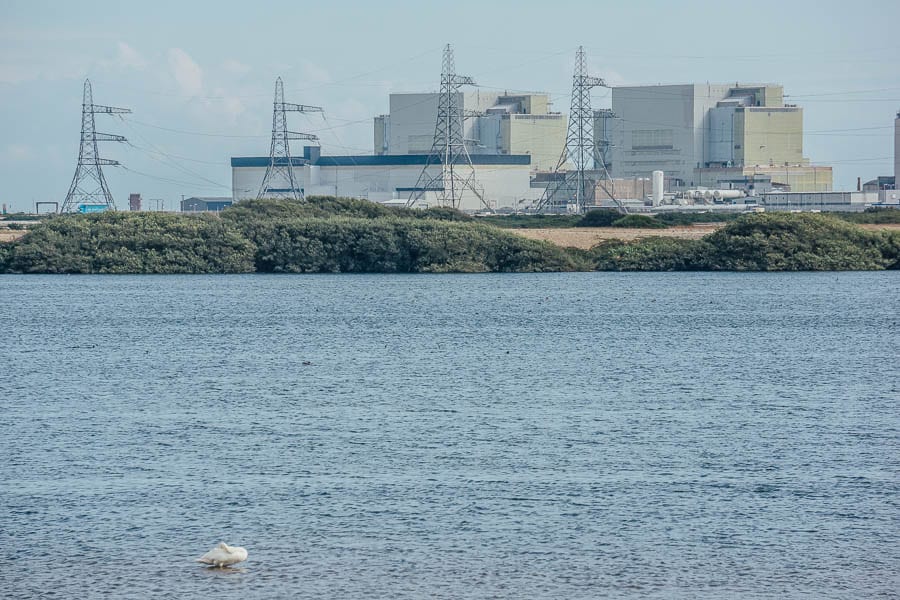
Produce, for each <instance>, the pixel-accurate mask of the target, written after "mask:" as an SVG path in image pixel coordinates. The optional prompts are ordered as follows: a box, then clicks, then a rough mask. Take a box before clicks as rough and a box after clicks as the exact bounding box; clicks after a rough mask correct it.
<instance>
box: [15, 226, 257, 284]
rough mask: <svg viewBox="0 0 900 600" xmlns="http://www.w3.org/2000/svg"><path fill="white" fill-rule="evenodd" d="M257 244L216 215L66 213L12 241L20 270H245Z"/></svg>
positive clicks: (78, 271)
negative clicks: (249, 240)
mask: <svg viewBox="0 0 900 600" xmlns="http://www.w3.org/2000/svg"><path fill="white" fill-rule="evenodd" d="M252 258H253V247H252V245H251V244H250V243H249V242H247V240H245V239H244V238H243V237H242V236H241V235H240V234H239V233H238V232H237V231H236V230H234V229H233V228H231V227H229V226H228V225H227V224H226V223H224V222H223V221H222V220H221V219H219V218H217V217H215V216H212V215H197V216H185V215H175V214H166V213H150V212H145V213H126V212H108V213H99V214H92V215H61V216H57V217H54V218H52V219H49V220H47V221H46V222H45V223H41V224H40V225H37V226H36V227H34V228H33V229H31V230H30V231H29V232H28V233H27V234H26V235H25V236H24V237H23V238H22V239H20V240H18V241H16V242H14V243H13V244H12V245H11V249H10V250H9V254H8V256H7V259H6V264H5V270H6V271H7V272H14V273H244V272H247V271H250V270H252Z"/></svg>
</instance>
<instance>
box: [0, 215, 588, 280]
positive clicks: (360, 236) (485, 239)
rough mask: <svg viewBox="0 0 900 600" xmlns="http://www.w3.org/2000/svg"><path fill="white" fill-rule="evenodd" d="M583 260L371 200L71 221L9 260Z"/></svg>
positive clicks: (283, 267)
mask: <svg viewBox="0 0 900 600" xmlns="http://www.w3.org/2000/svg"><path fill="white" fill-rule="evenodd" d="M586 268H587V263H586V262H585V260H584V259H582V258H581V257H580V255H577V254H573V253H569V252H567V251H566V250H564V249H562V248H558V247H556V246H553V245H552V244H549V243H546V242H538V241H534V240H528V239H525V238H521V237H519V236H516V235H514V234H512V233H508V232H504V231H502V230H499V229H497V228H495V227H491V226H488V225H484V224H481V223H475V222H472V219H471V218H470V217H468V216H466V215H464V214H462V213H460V212H458V211H454V210H450V209H441V208H439V209H430V210H425V211H421V210H406V209H400V210H395V209H391V208H387V207H384V206H381V205H378V204H374V203H371V202H367V201H363V200H351V199H346V198H311V199H310V200H309V201H307V202H290V201H279V200H260V201H248V202H242V203H240V204H238V205H236V206H234V207H232V208H229V209H227V210H225V211H223V212H222V213H221V217H219V216H214V215H198V216H195V215H177V214H164V213H125V212H118V213H100V214H92V215H62V216H57V217H53V218H50V219H48V220H47V221H46V222H45V223H42V224H40V225H38V226H36V227H35V228H34V229H33V230H31V231H30V232H29V233H28V234H27V235H26V236H24V237H23V238H22V239H21V240H18V241H16V242H13V243H11V244H7V245H5V246H4V247H3V252H2V253H0V272H11V273H245V272H253V271H259V272H274V273H278V272H287V273H363V272H388V273H394V272H410V273H418V272H483V271H501V272H507V271H569V270H576V269H586Z"/></svg>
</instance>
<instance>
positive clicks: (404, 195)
mask: <svg viewBox="0 0 900 600" xmlns="http://www.w3.org/2000/svg"><path fill="white" fill-rule="evenodd" d="M457 94H458V98H457V101H458V102H459V105H460V106H461V107H462V110H463V112H464V114H465V117H466V118H465V120H464V124H463V138H464V143H465V145H466V150H467V151H468V153H469V156H470V158H471V162H472V166H473V168H474V171H475V179H476V180H477V182H478V185H479V186H480V187H481V188H482V189H483V192H484V194H483V196H484V199H485V200H486V201H487V202H488V203H489V204H490V208H491V209H493V210H503V209H507V210H515V209H521V208H523V206H524V205H527V204H529V203H531V202H534V201H535V200H537V199H538V198H540V195H541V193H542V191H543V190H542V189H541V188H533V187H532V185H531V181H532V177H533V174H534V172H535V171H537V170H545V171H546V170H551V169H554V168H555V167H556V165H557V162H558V161H559V157H560V155H561V153H562V149H563V147H564V146H565V139H566V126H567V117H566V115H564V114H560V113H554V112H551V111H550V97H549V95H548V94H542V93H533V94H505V93H491V92H487V93H486V92H483V91H476V92H457ZM439 97H440V95H439V94H438V93H421V94H414V93H408V94H391V95H390V98H389V105H390V113H389V114H385V115H379V116H377V117H375V119H374V148H373V154H372V155H355V156H354V155H350V156H331V155H324V154H322V153H321V150H320V148H319V147H318V146H306V147H305V148H304V149H303V154H302V156H295V157H292V159H291V160H292V165H293V167H294V175H295V177H297V178H298V179H299V181H300V185H301V189H302V191H303V193H304V195H307V196H310V195H335V196H348V197H355V198H366V199H369V200H372V201H375V202H397V203H402V202H404V201H406V200H407V199H408V198H409V197H410V196H411V194H413V193H414V192H416V191H417V190H418V188H416V185H417V184H419V183H420V176H421V175H422V173H423V169H426V174H427V175H439V174H440V172H441V169H442V165H441V163H440V159H439V158H436V157H431V158H430V160H429V155H430V153H431V150H432V145H433V143H434V137H435V122H436V120H437V115H438V100H439ZM269 161H270V158H269V157H268V156H253V157H234V158H232V159H231V168H232V194H233V199H234V201H240V200H244V199H248V198H255V197H256V196H257V193H258V192H259V188H260V185H261V183H262V180H263V177H264V176H265V172H266V168H267V167H268V165H269ZM428 203H429V194H428V192H427V191H426V193H425V196H424V201H423V202H422V203H421V204H420V206H427V205H428ZM483 208H484V206H483V205H482V203H481V201H480V200H479V199H478V198H476V197H475V196H474V195H469V196H466V195H464V196H463V198H462V204H461V206H460V209H462V210H466V211H478V210H481V209H483Z"/></svg>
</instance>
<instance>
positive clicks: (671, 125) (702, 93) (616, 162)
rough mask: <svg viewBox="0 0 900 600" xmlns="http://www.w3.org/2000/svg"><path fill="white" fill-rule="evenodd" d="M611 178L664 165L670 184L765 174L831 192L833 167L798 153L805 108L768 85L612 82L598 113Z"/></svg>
mask: <svg viewBox="0 0 900 600" xmlns="http://www.w3.org/2000/svg"><path fill="white" fill-rule="evenodd" d="M596 118H597V122H596V125H595V131H601V132H605V135H606V136H608V138H609V145H610V148H609V151H608V153H607V156H608V159H607V160H608V163H609V164H607V168H608V169H609V171H610V174H611V175H612V176H613V177H618V178H634V177H649V176H650V173H652V172H653V171H663V172H664V173H665V174H666V177H667V178H668V179H669V181H670V186H672V187H673V188H675V189H684V188H693V187H708V188H724V189H730V188H734V187H742V188H744V187H747V186H751V187H752V185H753V182H754V180H771V184H772V186H773V187H780V188H782V189H787V190H790V191H795V192H815V191H830V190H831V186H832V173H831V167H827V166H817V165H813V164H811V163H810V160H809V159H808V158H806V157H805V156H803V109H802V108H801V107H799V106H796V105H793V104H785V103H784V91H783V88H782V86H780V85H772V84H689V85H656V86H633V87H616V88H613V91H612V111H611V112H607V113H605V114H597V115H596Z"/></svg>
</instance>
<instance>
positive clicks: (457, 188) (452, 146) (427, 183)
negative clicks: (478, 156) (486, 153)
mask: <svg viewBox="0 0 900 600" xmlns="http://www.w3.org/2000/svg"><path fill="white" fill-rule="evenodd" d="M464 85H475V81H474V80H473V79H472V78H471V77H467V76H464V75H457V74H456V63H455V61H454V59H453V49H452V48H451V47H450V44H447V45H446V46H445V47H444V59H443V64H442V68H441V91H440V94H439V96H438V112H437V122H436V123H435V126H434V141H433V142H432V145H431V152H429V153H428V158H427V160H426V161H425V166H424V167H423V168H422V172H421V173H420V174H419V179H418V180H417V181H416V185H415V187H414V188H413V190H412V191H411V192H410V194H409V199H408V200H407V201H406V206H408V207H410V206H413V205H414V204H415V203H416V202H417V201H418V200H419V199H421V198H422V196H423V195H424V194H425V193H426V192H437V195H438V204H440V205H441V206H452V207H453V208H459V207H460V204H461V203H462V197H463V193H464V192H465V191H466V190H468V191H470V192H471V193H472V194H474V195H475V197H476V198H478V200H479V202H481V204H482V205H483V206H484V207H485V208H487V209H488V210H491V207H490V205H489V204H488V203H487V202H485V200H484V190H483V189H482V188H481V186H480V185H479V184H478V181H477V180H476V179H475V167H474V166H473V165H472V157H471V156H469V150H468V149H467V148H466V141H465V136H464V132H463V121H464V118H465V111H464V110H463V107H462V106H460V101H461V97H462V94H461V93H460V88H461V87H462V86H464ZM438 164H439V165H440V167H441V168H440V172H438V173H435V174H430V173H429V172H428V169H429V167H434V166H436V165H438Z"/></svg>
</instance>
